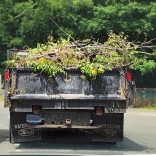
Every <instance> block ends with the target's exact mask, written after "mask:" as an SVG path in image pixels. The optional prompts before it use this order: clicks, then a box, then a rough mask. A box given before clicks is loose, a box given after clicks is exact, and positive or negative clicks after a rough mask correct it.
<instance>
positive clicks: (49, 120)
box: [5, 67, 130, 143]
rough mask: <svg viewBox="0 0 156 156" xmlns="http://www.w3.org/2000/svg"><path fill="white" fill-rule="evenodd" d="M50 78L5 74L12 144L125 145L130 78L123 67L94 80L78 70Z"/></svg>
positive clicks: (29, 72)
mask: <svg viewBox="0 0 156 156" xmlns="http://www.w3.org/2000/svg"><path fill="white" fill-rule="evenodd" d="M66 72H67V74H66V75H64V74H58V75H56V76H55V77H49V76H48V75H47V74H45V73H44V72H34V71H33V68H20V67H19V68H13V69H8V70H7V71H6V73H5V107H10V137H9V138H10V142H11V143H14V142H26V141H35V140H43V139H52V140H54V139H74V140H76V139H77V140H84V141H85V140H88V141H103V142H113V143H116V142H121V141H123V129H124V113H126V107H127V102H128V100H129V97H130V79H129V78H128V79H126V74H127V73H126V72H125V71H124V70H123V69H114V70H112V71H109V70H106V71H105V72H104V74H102V75H99V76H97V78H96V80H92V79H91V78H89V77H87V78H86V79H85V80H84V79H82V78H81V77H82V73H81V72H80V71H79V70H67V71H66Z"/></svg>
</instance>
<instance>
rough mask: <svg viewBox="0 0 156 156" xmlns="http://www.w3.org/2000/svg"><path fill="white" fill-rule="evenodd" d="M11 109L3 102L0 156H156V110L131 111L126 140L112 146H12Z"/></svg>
mask: <svg viewBox="0 0 156 156" xmlns="http://www.w3.org/2000/svg"><path fill="white" fill-rule="evenodd" d="M7 117H8V109H7V108H3V102H0V154H10V155H18V154H21V153H22V154H30V153H31V155H32V154H35V155H42V154H43V155H45V154H46V155H50V154H54V155H56V154H57V155H82V154H83V155H114V154H116V155H123V154H124V155H125V154H154V153H156V111H147V110H135V109H128V110H127V114H126V116H125V129H124V133H125V134H124V141H123V142H122V143H117V145H112V144H100V143H98V144H97V143H96V144H95V143H94V144H93V143H88V144H86V143H84V144H79V143H61V142H57V143H54V142H49V141H47V142H45V141H44V142H41V141H37V142H29V143H21V144H10V143H9V141H8V135H9V131H8V128H9V119H7Z"/></svg>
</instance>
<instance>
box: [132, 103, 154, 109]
mask: <svg viewBox="0 0 156 156" xmlns="http://www.w3.org/2000/svg"><path fill="white" fill-rule="evenodd" d="M134 108H135V109H147V110H156V103H154V104H152V105H151V106H138V107H134Z"/></svg>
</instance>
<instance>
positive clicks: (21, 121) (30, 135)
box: [10, 112, 42, 143]
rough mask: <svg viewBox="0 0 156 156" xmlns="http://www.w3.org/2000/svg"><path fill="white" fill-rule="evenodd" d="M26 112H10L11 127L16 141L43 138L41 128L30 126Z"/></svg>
mask: <svg viewBox="0 0 156 156" xmlns="http://www.w3.org/2000/svg"><path fill="white" fill-rule="evenodd" d="M27 114H28V113H26V112H22V113H21V112H16V113H15V112H10V129H11V130H12V137H13V139H14V142H15V143H17V142H27V141H36V140H42V135H41V129H40V128H37V129H33V128H28V124H27V123H26V115H27Z"/></svg>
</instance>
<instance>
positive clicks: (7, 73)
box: [5, 71, 9, 81]
mask: <svg viewBox="0 0 156 156" xmlns="http://www.w3.org/2000/svg"><path fill="white" fill-rule="evenodd" d="M5 80H6V81H8V80H9V72H8V71H6V72H5Z"/></svg>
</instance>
